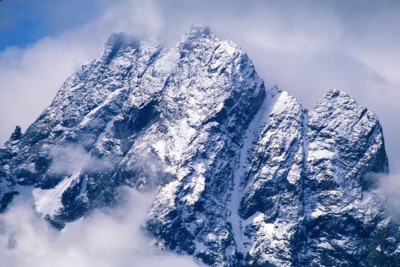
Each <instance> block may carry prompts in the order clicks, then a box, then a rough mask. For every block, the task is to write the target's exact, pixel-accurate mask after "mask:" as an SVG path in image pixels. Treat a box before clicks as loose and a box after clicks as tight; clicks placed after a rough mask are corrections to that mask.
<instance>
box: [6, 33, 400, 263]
mask: <svg viewBox="0 0 400 267" xmlns="http://www.w3.org/2000/svg"><path fill="white" fill-rule="evenodd" d="M387 172H388V160H387V156H386V152H385V145H384V137H383V133H382V128H381V126H380V124H379V121H378V119H377V117H376V115H375V114H374V113H373V112H372V111H370V110H368V109H366V108H364V107H361V106H360V105H358V104H357V103H356V101H355V100H354V99H352V98H351V97H350V96H349V95H347V94H346V93H344V92H341V91H339V90H331V91H329V92H327V94H326V95H325V96H323V97H322V99H321V100H320V101H319V103H318V104H317V105H316V106H315V108H314V109H313V110H311V111H307V110H305V109H303V108H302V106H301V104H300V103H299V102H298V101H297V100H296V99H295V98H294V97H292V96H290V95H289V94H288V93H287V92H284V91H280V90H279V89H278V88H277V87H274V88H272V89H270V90H266V89H265V86H264V83H263V81H262V79H261V78H260V77H259V76H258V75H257V73H256V71H255V69H254V66H253V64H252V62H251V60H250V59H249V58H248V56H247V55H246V53H245V52H244V51H243V50H242V49H241V48H240V47H238V46H237V45H236V44H234V43H233V42H232V41H229V40H220V39H218V38H217V37H216V36H215V35H214V34H213V33H211V31H210V29H209V28H208V27H206V26H196V27H192V29H191V30H190V31H189V32H188V33H187V34H185V35H184V36H183V37H182V38H181V40H180V41H179V42H178V43H177V45H176V46H174V47H172V48H165V47H164V46H163V45H161V44H159V43H158V42H156V41H155V40H142V39H137V38H133V37H130V36H127V35H125V34H122V33H119V34H113V35H112V36H111V37H110V39H109V40H108V42H107V44H106V47H105V51H104V54H103V55H102V56H101V58H99V59H96V60H94V61H92V62H90V63H88V64H86V65H84V66H83V67H82V69H81V70H80V71H78V72H77V73H75V74H73V75H72V76H71V77H70V78H69V79H68V80H67V81H66V82H65V83H64V85H63V86H62V87H61V88H60V90H59V92H58V93H57V95H56V97H55V99H54V100H53V102H52V104H51V105H50V106H49V107H48V108H47V109H45V111H44V112H43V113H42V114H41V115H40V117H39V118H38V119H37V120H36V121H35V122H34V123H33V124H32V125H31V126H29V128H28V129H27V130H26V131H25V132H24V133H22V132H21V128H19V127H17V128H16V130H15V132H14V133H13V134H12V136H11V138H10V140H9V141H7V142H6V144H5V146H4V147H3V148H1V149H0V179H1V180H0V199H1V206H0V209H1V211H4V210H5V209H6V208H7V206H8V204H9V203H10V202H12V200H13V197H14V196H15V195H17V194H19V192H20V191H21V190H25V191H26V190H28V191H31V193H32V196H33V198H34V200H35V208H36V210H37V212H39V213H40V214H41V215H42V216H43V217H44V218H46V219H47V220H48V221H49V222H50V223H51V224H52V225H54V226H55V227H57V228H60V229H61V228H63V227H64V226H65V224H66V223H69V222H73V221H75V220H77V219H79V218H81V217H83V216H86V215H88V214H90V213H91V212H92V211H94V210H95V209H97V208H101V207H108V206H112V205H117V204H118V202H119V201H120V199H119V197H118V190H119V188H120V187H121V186H130V187H133V188H136V189H137V190H139V191H147V190H153V189H157V190H158V193H157V195H156V198H155V200H154V203H153V205H152V207H151V209H150V211H149V213H148V219H147V221H146V223H145V225H144V230H145V231H147V233H148V234H150V235H151V236H152V237H153V238H154V240H155V246H156V247H158V248H159V249H167V250H171V251H174V252H176V253H179V254H189V255H193V256H194V257H195V258H197V259H198V260H199V261H201V262H203V263H205V264H207V265H210V266H399V265H400V258H399V252H400V250H399V249H398V247H399V245H400V235H399V224H398V222H397V221H396V220H395V219H394V217H392V216H391V214H390V213H389V212H388V210H387V209H386V208H385V199H384V196H382V195H381V194H380V191H379V189H378V188H377V181H376V179H375V180H374V179H372V178H371V177H372V176H370V175H369V174H370V173H387ZM27 188H28V189H27Z"/></svg>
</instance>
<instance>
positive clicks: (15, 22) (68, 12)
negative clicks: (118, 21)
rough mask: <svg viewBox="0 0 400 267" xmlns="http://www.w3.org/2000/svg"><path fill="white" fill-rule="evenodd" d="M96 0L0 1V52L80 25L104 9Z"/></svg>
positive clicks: (24, 45) (22, 46) (25, 45)
mask: <svg viewBox="0 0 400 267" xmlns="http://www.w3.org/2000/svg"><path fill="white" fill-rule="evenodd" d="M104 8H105V6H104V5H103V2H102V1H95V0H86V1H83V0H73V1H54V0H41V1H35V0H3V1H2V2H1V3H0V18H1V19H0V36H1V38H0V51H4V50H5V49H6V48H7V47H12V46H17V47H21V48H25V47H27V46H29V45H32V44H34V43H35V42H37V41H38V40H40V39H41V38H44V37H46V36H49V35H50V36H51V35H57V34H59V33H60V32H63V31H68V30H71V29H74V28H77V27H79V26H81V25H83V24H85V23H87V22H88V21H90V20H93V19H95V18H96V17H98V16H99V15H101V13H102V12H103V11H104Z"/></svg>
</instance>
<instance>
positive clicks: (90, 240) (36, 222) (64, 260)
mask: <svg viewBox="0 0 400 267" xmlns="http://www.w3.org/2000/svg"><path fill="white" fill-rule="evenodd" d="M119 194H120V198H122V199H123V200H124V201H123V203H121V205H120V206H119V207H118V208H113V209H102V210H97V211H96V212H95V213H94V214H92V215H90V216H89V217H86V218H85V219H81V220H79V221H77V222H74V223H72V224H68V225H67V226H66V227H65V228H64V229H63V230H62V231H60V232H59V231H58V230H55V229H54V228H52V227H51V226H49V224H48V223H47V222H46V221H44V220H43V219H42V218H40V217H39V216H38V215H37V213H35V212H34V211H33V209H32V205H33V203H32V202H31V201H30V199H31V198H29V197H28V198H27V197H26V196H25V197H24V196H19V197H17V199H16V201H15V202H13V204H12V206H11V207H10V208H9V209H8V211H7V212H6V213H4V214H0V259H1V264H2V266H9V267H21V266H24V267H37V266H41V267H53V266H59V267H64V266H65V267H71V266H74V267H92V266H93V267H103V266H104V267H126V266H163V267H168V266H171V267H176V266H185V267H186V266H187V267H191V266H200V265H199V264H197V263H195V262H194V261H193V260H192V259H191V258H189V257H187V256H186V257H184V256H177V255H174V254H171V253H166V252H164V253H162V252H160V251H158V250H157V249H155V248H154V246H153V241H152V240H151V239H150V238H149V237H147V236H145V234H144V231H143V229H142V224H143V223H144V221H145V219H146V211H147V210H148V209H149V207H150V205H151V203H152V200H153V195H154V192H152V193H138V192H137V191H134V190H133V189H128V188H122V189H121V190H120V193H119Z"/></svg>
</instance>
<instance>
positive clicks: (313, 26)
mask: <svg viewBox="0 0 400 267" xmlns="http://www.w3.org/2000/svg"><path fill="white" fill-rule="evenodd" d="M11 2H13V0H11V1H7V0H5V1H1V2H0V17H1V18H2V21H1V22H0V34H2V33H4V32H5V31H11V30H14V32H16V34H18V35H21V36H22V35H26V34H27V33H26V32H25V31H21V32H18V31H17V30H15V29H14V26H13V25H16V22H17V20H18V19H20V18H21V17H23V16H28V15H29V14H32V13H35V12H36V13H35V14H39V15H40V16H42V17H44V18H45V19H44V22H42V24H44V25H46V30H43V29H42V30H40V29H36V30H37V31H39V34H37V36H36V37H35V38H32V39H31V40H30V41H29V42H27V43H26V44H25V45H18V44H16V43H10V45H7V46H5V48H4V49H3V50H0V124H1V126H2V127H0V143H4V142H5V141H6V140H7V139H8V138H9V136H10V135H11V133H12V132H13V130H14V128H15V125H20V126H22V129H23V131H25V130H26V129H27V127H28V126H29V125H30V124H31V123H33V122H34V121H35V119H36V118H37V117H38V116H39V115H40V113H41V112H42V111H43V110H44V109H45V108H46V107H47V106H48V105H49V104H50V103H51V101H52V99H53V98H54V96H55V95H56V93H57V91H58V89H59V88H60V86H61V85H62V84H63V82H64V81H65V80H66V79H67V78H68V77H69V76H70V75H71V74H72V73H74V72H75V71H77V70H79V69H80V68H81V66H82V64H84V63H85V62H88V61H90V60H93V59H94V58H96V57H98V56H99V55H100V54H101V53H102V50H103V47H104V43H105V41H106V40H107V38H108V36H110V34H111V33H112V32H121V31H123V32H126V33H128V34H133V35H136V36H143V37H148V36H157V38H159V39H160V40H161V41H163V42H165V43H166V44H167V45H173V44H174V43H176V42H177V41H178V40H179V37H180V36H181V35H182V34H183V33H184V32H186V31H188V29H189V28H190V26H191V25H194V24H207V25H209V26H210V27H211V30H212V31H213V32H214V33H215V34H216V35H217V36H219V37H220V38H227V39H231V40H232V41H234V42H236V43H237V44H239V45H240V46H241V47H242V48H243V49H244V50H245V51H246V52H247V53H248V55H249V57H250V58H251V59H252V60H253V62H254V65H255V68H256V71H257V72H258V74H259V76H261V78H262V79H264V81H265V84H266V86H267V87H268V88H269V87H272V86H273V85H277V86H278V87H279V88H280V89H282V90H287V91H288V92H289V93H290V94H292V95H294V96H295V97H296V98H297V99H298V100H299V101H300V102H301V103H302V104H303V106H304V108H308V109H310V108H312V107H313V106H314V105H315V104H316V103H317V101H318V99H320V98H321V97H322V96H323V95H324V94H325V93H326V92H327V91H328V90H329V89H332V88H337V89H340V90H343V91H346V92H347V93H349V94H350V95H351V96H353V97H354V98H355V99H356V100H357V102H358V103H360V104H361V105H363V106H365V107H367V108H369V109H371V110H373V111H374V112H375V113H376V114H377V115H378V118H379V120H380V122H381V124H382V127H383V131H384V136H385V145H386V149H387V153H388V157H389V164H390V170H391V174H390V175H389V176H382V175H380V176H379V181H380V182H379V187H380V189H381V192H382V193H383V195H385V196H386V197H387V199H388V201H389V202H390V203H394V204H393V205H396V203H399V201H398V200H399V197H398V192H399V190H400V182H399V180H400V167H398V165H396V162H400V139H399V138H398V137H399V123H398V114H400V105H399V99H400V76H399V73H400V50H399V49H398V44H399V43H400V32H399V31H400V1H396V0H394V1H389V0H386V1H357V0H351V1H331V2H327V1H316V0H315V1H314V0H306V1H287V0H283V1H274V0H272V1H261V0H254V1H245V0H234V1H228V0H221V1H212V0H204V1H195V0H170V1H162V0H148V1H146V0H116V1H105V0H100V1H93V0H90V1H87V3H86V4H84V5H83V4H82V3H83V2H84V1H80V0H73V1H68V3H69V6H68V8H66V9H65V10H66V11H65V12H60V11H59V10H60V9H63V8H64V7H63V6H62V5H61V4H57V5H54V4H50V3H51V2H54V1H48V0H46V1H43V2H42V4H38V5H37V6H34V5H32V4H30V5H29V7H30V8H31V9H32V10H30V11H31V12H27V11H24V12H22V11H21V12H18V13H7V12H11V11H10V9H7V8H6V3H7V4H11ZM14 2H15V3H20V4H21V3H22V2H23V1H20V0H14ZM75 13H76V14H75ZM10 14H12V16H11V15H10ZM71 17H72V18H74V19H75V20H74V19H71ZM3 18H4V19H3ZM70 21H75V22H74V23H70ZM27 31H28V27H27ZM3 36H4V35H3ZM21 38H22V37H21ZM4 42H5V41H4ZM60 149H61V150H58V151H53V154H52V156H53V157H54V158H56V159H59V161H57V160H56V161H55V163H54V164H55V165H53V168H54V171H55V172H58V173H65V172H66V173H70V172H72V171H73V170H75V169H76V168H81V166H80V165H79V164H80V163H81V160H85V161H86V160H87V161H88V162H89V163H90V162H92V159H91V158H90V157H89V158H88V155H86V154H84V153H83V152H82V150H81V149H80V148H76V147H67V148H60ZM74 153H75V154H74ZM63 155H72V156H67V158H63ZM76 159H79V160H76ZM58 162H66V163H67V165H65V164H59V165H57V164H58ZM68 164H69V165H68ZM89 165H90V164H89ZM95 165H98V164H97V163H96V164H95ZM106 165H107V164H106ZM124 194H126V195H127V200H126V202H125V203H124V204H123V205H122V207H120V208H118V209H116V210H109V209H104V210H100V211H96V212H95V213H94V214H92V215H91V216H89V217H87V218H85V219H84V220H81V221H79V222H76V223H73V224H69V225H67V227H66V228H65V229H64V230H62V231H61V232H58V231H55V230H54V229H52V228H51V227H50V226H49V225H48V224H47V223H46V221H44V220H43V219H42V218H41V217H40V216H39V215H38V214H37V213H36V212H35V211H34V208H33V206H34V204H33V203H32V201H31V200H29V201H27V200H26V199H24V198H23V197H21V196H20V197H18V198H17V199H16V200H17V201H16V202H14V203H13V204H12V206H11V207H10V208H9V211H7V212H6V213H4V214H1V215H0V247H1V248H0V258H1V259H2V263H4V265H7V266H44V267H46V266H54V263H55V262H56V263H57V266H68V267H69V266H78V267H79V266H86V267H87V266H89V267H90V266H112V267H114V266H127V265H133V266H177V265H179V264H181V265H182V266H197V265H196V264H195V263H193V262H192V261H191V260H189V259H187V258H182V257H177V256H172V255H160V254H158V253H157V252H155V251H153V249H152V247H151V240H149V239H148V237H146V236H145V235H144V234H143V232H142V231H141V230H140V229H141V223H143V221H144V220H145V217H146V212H147V209H148V207H149V205H151V198H152V197H151V196H148V195H141V194H139V193H136V192H132V191H129V190H128V191H127V192H125V193H124ZM395 208H396V209H397V207H395ZM398 208H400V207H398ZM16 221H18V222H21V223H20V224H16V223H15V222H16ZM143 248H146V249H143Z"/></svg>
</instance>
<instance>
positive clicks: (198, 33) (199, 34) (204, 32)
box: [184, 25, 214, 39]
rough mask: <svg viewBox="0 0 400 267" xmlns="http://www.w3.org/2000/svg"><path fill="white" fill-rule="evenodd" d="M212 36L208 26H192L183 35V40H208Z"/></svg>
mask: <svg viewBox="0 0 400 267" xmlns="http://www.w3.org/2000/svg"><path fill="white" fill-rule="evenodd" d="M212 36H214V34H213V33H212V32H211V29H210V27H209V26H208V25H193V26H192V27H190V30H189V31H188V32H187V33H186V34H185V35H184V39H197V38H209V37H212Z"/></svg>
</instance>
